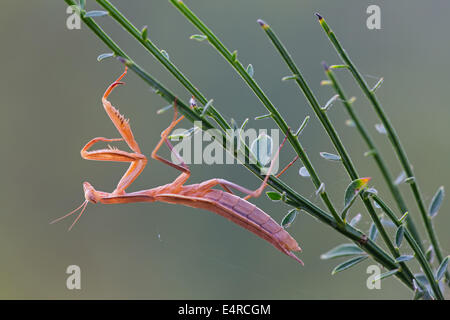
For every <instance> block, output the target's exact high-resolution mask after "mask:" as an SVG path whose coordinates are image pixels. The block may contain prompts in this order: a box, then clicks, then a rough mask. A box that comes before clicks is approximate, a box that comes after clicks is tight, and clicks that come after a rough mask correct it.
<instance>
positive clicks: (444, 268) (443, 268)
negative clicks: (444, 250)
mask: <svg viewBox="0 0 450 320" xmlns="http://www.w3.org/2000/svg"><path fill="white" fill-rule="evenodd" d="M449 259H450V256H446V257H445V258H444V260H442V262H441V264H440V266H439V268H438V269H437V271H436V276H435V279H436V281H440V280H441V279H442V277H443V276H444V274H445V272H446V271H447V267H448V260H449Z"/></svg>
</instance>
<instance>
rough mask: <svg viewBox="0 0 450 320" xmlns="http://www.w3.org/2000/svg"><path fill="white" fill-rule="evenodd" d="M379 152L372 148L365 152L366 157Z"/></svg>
mask: <svg viewBox="0 0 450 320" xmlns="http://www.w3.org/2000/svg"><path fill="white" fill-rule="evenodd" d="M375 154H377V151H376V150H375V149H371V150H369V151H366V152H364V157H369V156H373V155H375Z"/></svg>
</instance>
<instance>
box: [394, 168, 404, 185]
mask: <svg viewBox="0 0 450 320" xmlns="http://www.w3.org/2000/svg"><path fill="white" fill-rule="evenodd" d="M405 179H406V172H405V171H402V172H400V174H399V175H398V177H397V178H396V179H395V181H394V183H395V184H396V185H399V184H400V183H402V182H404V181H405Z"/></svg>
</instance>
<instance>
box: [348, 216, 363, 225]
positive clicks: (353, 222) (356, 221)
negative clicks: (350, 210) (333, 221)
mask: <svg viewBox="0 0 450 320" xmlns="http://www.w3.org/2000/svg"><path fill="white" fill-rule="evenodd" d="M361 217H362V215H361V213H358V214H357V215H356V216H354V217H353V218H352V220H350V223H349V224H350V225H351V226H352V227H354V226H356V225H357V224H358V222H359V221H361Z"/></svg>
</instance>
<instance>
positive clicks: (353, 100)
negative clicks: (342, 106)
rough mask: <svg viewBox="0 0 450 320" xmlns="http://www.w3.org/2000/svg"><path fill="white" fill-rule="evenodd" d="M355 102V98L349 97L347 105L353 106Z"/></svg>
mask: <svg viewBox="0 0 450 320" xmlns="http://www.w3.org/2000/svg"><path fill="white" fill-rule="evenodd" d="M355 101H356V97H350V99H348V100H347V102H348V103H350V104H353V103H354V102H355Z"/></svg>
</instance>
